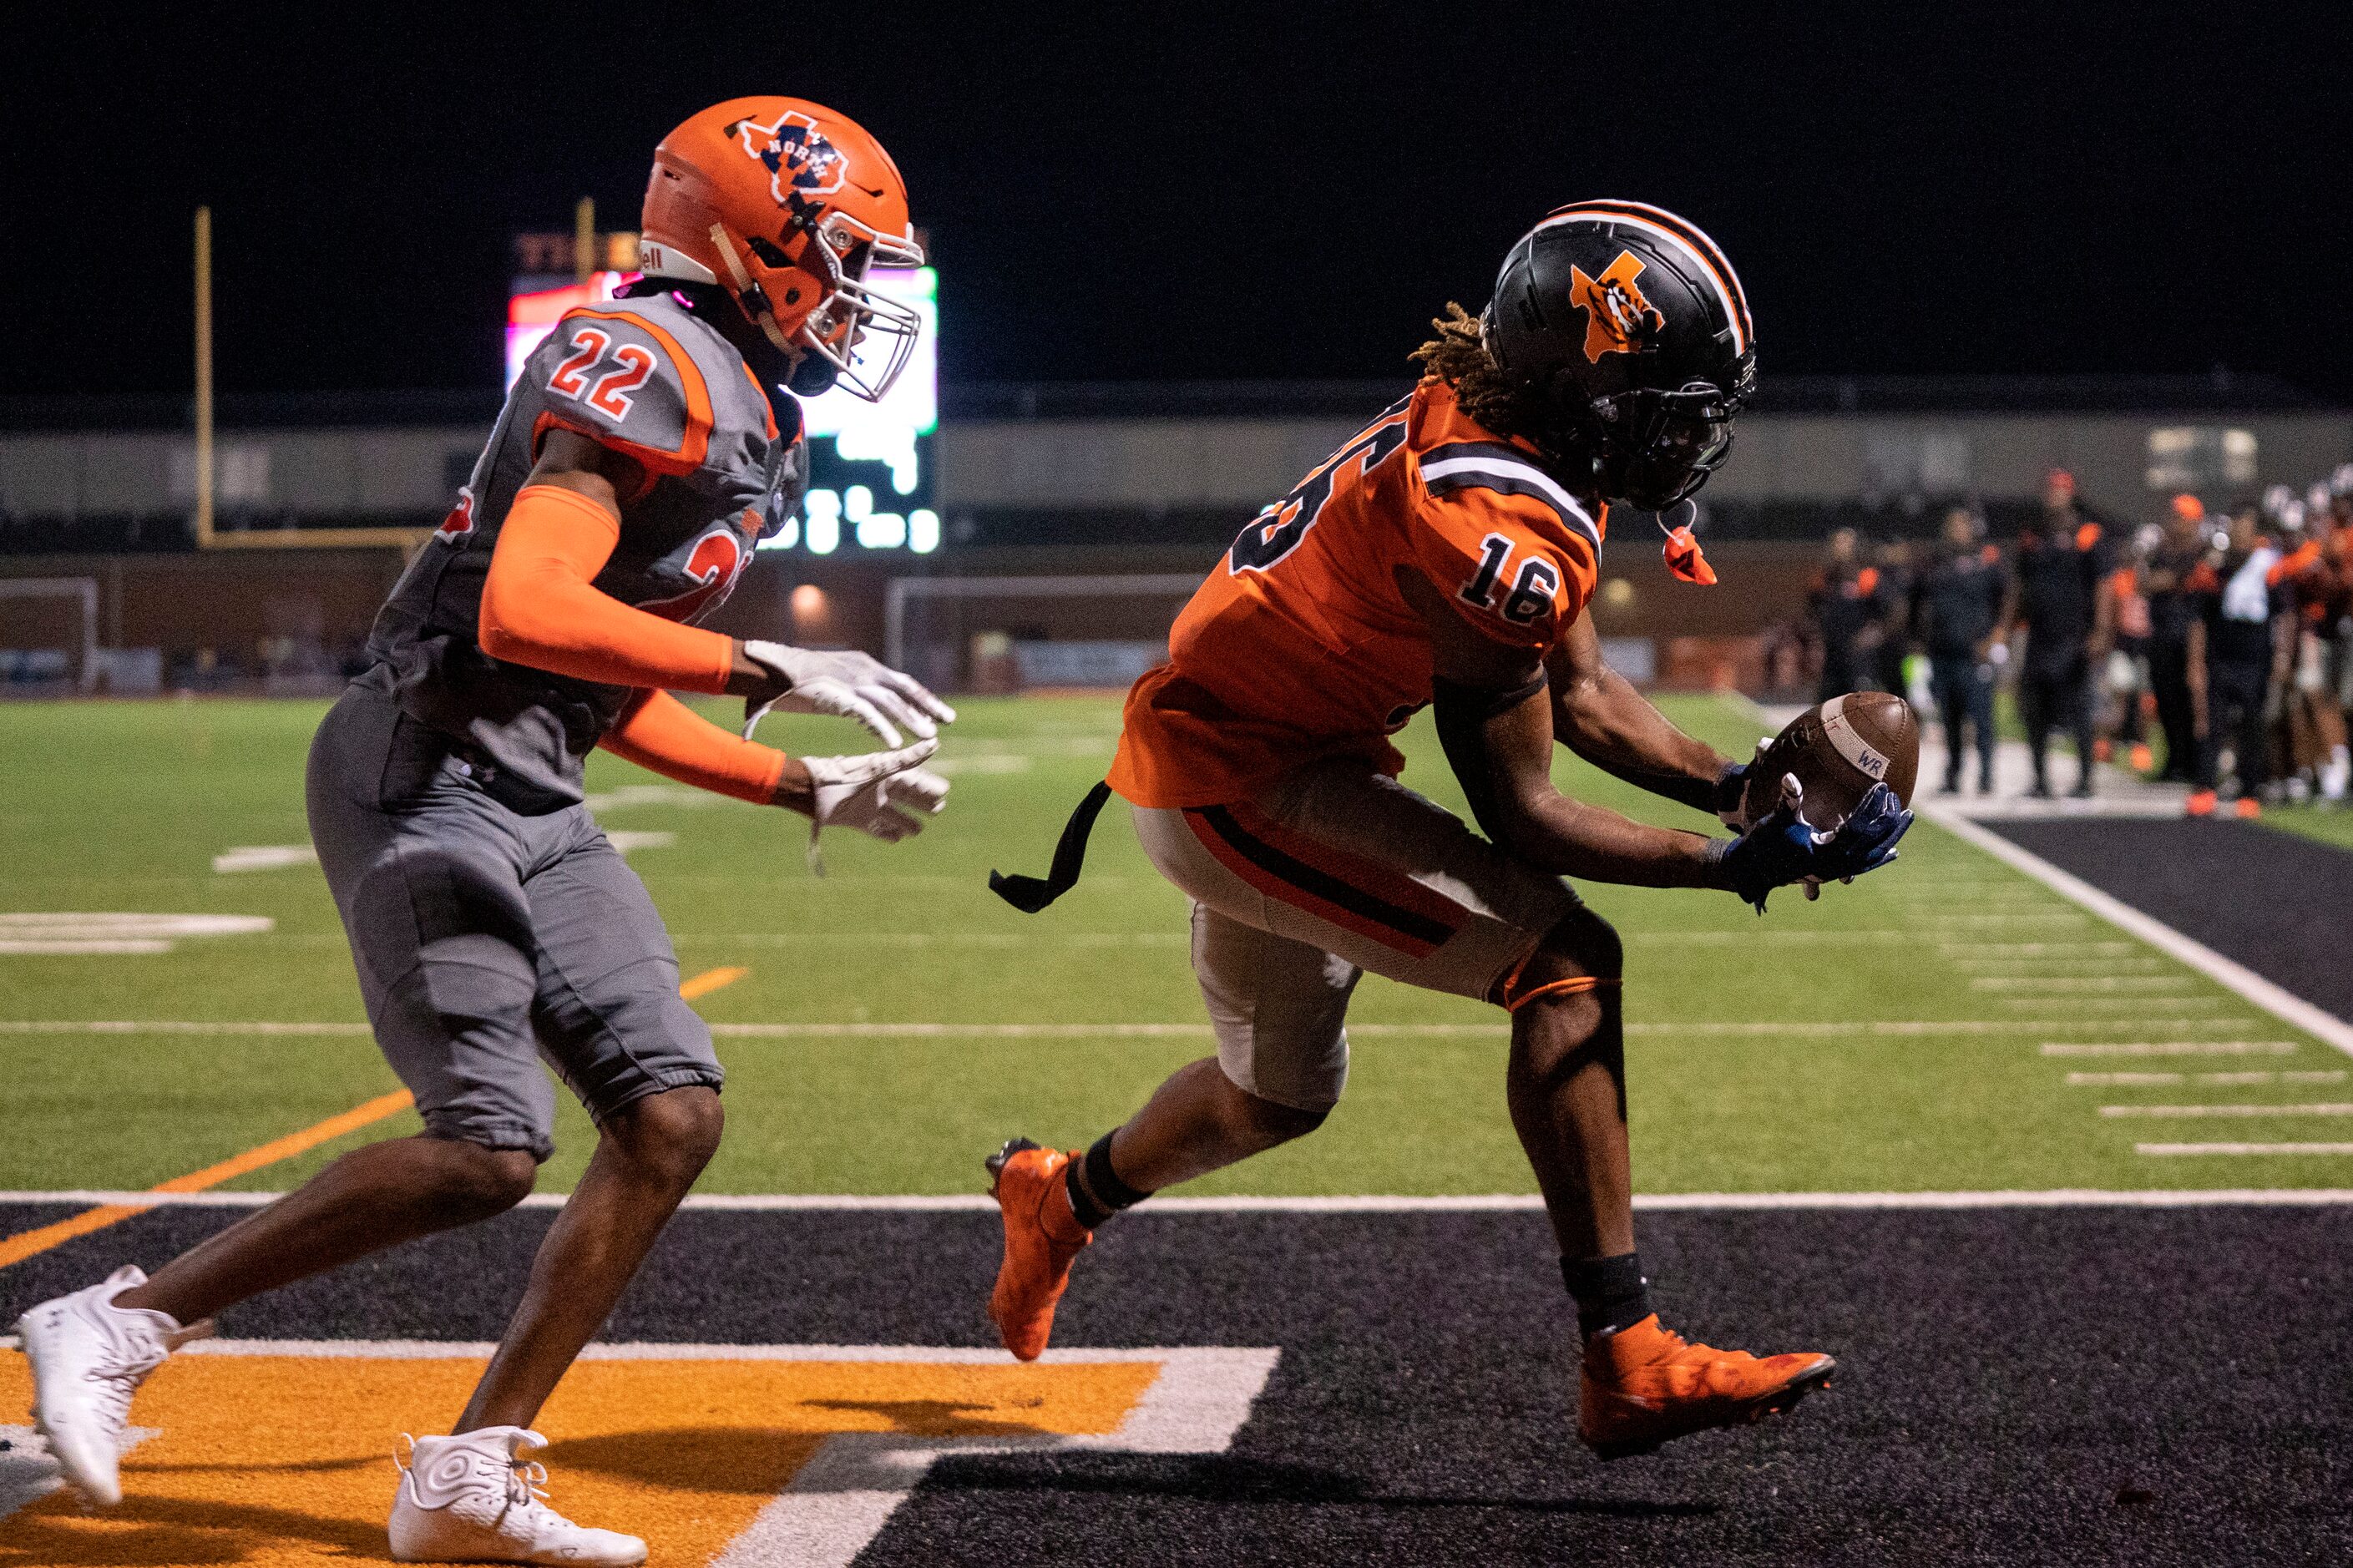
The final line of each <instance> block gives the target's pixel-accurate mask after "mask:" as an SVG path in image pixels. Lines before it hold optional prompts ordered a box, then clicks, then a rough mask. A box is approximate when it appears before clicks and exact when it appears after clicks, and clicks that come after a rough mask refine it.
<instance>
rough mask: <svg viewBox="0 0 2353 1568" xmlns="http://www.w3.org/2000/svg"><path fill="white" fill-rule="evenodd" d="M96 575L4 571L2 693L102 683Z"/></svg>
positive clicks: (0, 588)
mask: <svg viewBox="0 0 2353 1568" xmlns="http://www.w3.org/2000/svg"><path fill="white" fill-rule="evenodd" d="M98 668H99V657H98V579H97V578H95V577H0V694H5V689H6V688H8V687H11V686H23V687H31V688H36V689H51V690H54V689H58V688H61V687H62V688H64V689H69V690H72V691H78V692H82V693H85V694H87V693H89V692H91V691H95V690H96V689H98Z"/></svg>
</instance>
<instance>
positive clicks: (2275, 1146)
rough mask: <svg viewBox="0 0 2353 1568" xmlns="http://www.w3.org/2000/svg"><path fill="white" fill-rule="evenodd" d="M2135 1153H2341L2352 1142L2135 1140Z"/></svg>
mask: <svg viewBox="0 0 2353 1568" xmlns="http://www.w3.org/2000/svg"><path fill="white" fill-rule="evenodd" d="M2133 1152H2134V1153H2136V1154H2156V1155H2172V1154H2185V1155H2186V1154H2240V1155H2247V1156H2251V1157H2252V1156H2263V1155H2298V1156H2300V1155H2341V1154H2353V1143H2136V1144H2134V1145H2133Z"/></svg>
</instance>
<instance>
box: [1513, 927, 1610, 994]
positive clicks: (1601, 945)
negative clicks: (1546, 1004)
mask: <svg viewBox="0 0 2353 1568" xmlns="http://www.w3.org/2000/svg"><path fill="white" fill-rule="evenodd" d="M1625 973H1626V944H1625V942H1624V941H1623V940H1622V939H1620V936H1619V935H1618V928H1617V927H1615V926H1613V925H1611V924H1610V923H1609V921H1605V920H1603V919H1602V918H1601V917H1600V916H1599V915H1597V914H1595V913H1594V912H1593V911H1592V910H1588V909H1582V908H1580V909H1578V910H1575V911H1573V912H1572V913H1570V914H1568V915H1566V916H1564V917H1563V918H1562V919H1561V920H1560V921H1559V922H1558V923H1557V924H1556V925H1555V926H1554V927H1553V928H1552V930H1550V931H1546V933H1545V935H1544V940H1543V941H1542V942H1538V943H1537V944H1536V950H1535V952H1532V953H1530V954H1529V955H1528V961H1527V962H1526V963H1524V964H1522V965H1521V966H1520V968H1519V971H1518V973H1515V974H1514V975H1513V976H1512V978H1511V979H1510V980H1509V981H1508V982H1506V984H1505V994H1504V996H1503V997H1502V998H1501V1000H1502V1001H1503V1002H1504V1005H1507V1006H1511V1005H1518V1004H1519V1003H1520V1002H1521V1001H1522V999H1524V998H1535V999H1536V1000H1537V1001H1539V1002H1542V1001H1546V1000H1551V999H1552V998H1555V997H1561V998H1566V997H1568V996H1578V995H1589V994H1590V993H1588V992H1577V991H1572V990H1570V989H1569V988H1568V987H1567V986H1566V985H1564V984H1562V983H1563V982H1566V981H1573V980H1579V979H1590V980H1600V981H1608V982H1611V983H1613V984H1614V983H1615V982H1616V981H1618V980H1620V979H1621V978H1622V977H1623V976H1624V975H1625ZM1546 986H1555V987H1558V988H1559V989H1557V990H1556V991H1553V992H1551V993H1548V994H1546V995H1545V996H1542V997H1538V996H1537V993H1539V992H1542V991H1544V989H1545V987H1546Z"/></svg>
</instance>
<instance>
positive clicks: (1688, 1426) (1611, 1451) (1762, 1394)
mask: <svg viewBox="0 0 2353 1568" xmlns="http://www.w3.org/2000/svg"><path fill="white" fill-rule="evenodd" d="M1837 1367H1838V1363H1836V1362H1834V1361H1832V1360H1831V1358H1830V1357H1828V1356H1826V1355H1815V1354H1804V1355H1776V1356H1767V1357H1766V1358H1765V1359H1764V1360H1762V1361H1759V1360H1757V1358H1756V1357H1755V1356H1753V1355H1750V1354H1749V1353H1748V1352H1746V1351H1719V1350H1712V1349H1710V1348H1709V1347H1708V1346H1706V1345H1695V1344H1690V1343H1687V1342H1685V1341H1684V1340H1683V1336H1682V1335H1680V1334H1677V1333H1673V1332H1672V1331H1669V1330H1667V1329H1664V1328H1662V1327H1661V1326H1660V1325H1659V1318H1658V1314H1657V1313H1655V1312H1653V1313H1652V1314H1651V1316H1649V1317H1647V1318H1645V1319H1643V1320H1642V1321H1641V1322H1639V1323H1636V1324H1634V1325H1633V1326H1632V1327H1631V1328H1626V1329H1620V1330H1619V1331H1617V1332H1616V1333H1614V1334H1604V1335H1600V1336H1599V1337H1597V1338H1595V1339H1593V1340H1591V1341H1590V1342H1588V1343H1587V1345H1586V1347H1585V1374H1584V1379H1583V1383H1582V1385H1581V1386H1580V1388H1579V1390H1578V1397H1577V1437H1578V1439H1579V1440H1580V1441H1582V1442H1583V1443H1584V1444H1585V1446H1586V1447H1588V1448H1590V1449H1592V1450H1593V1451H1594V1453H1596V1454H1598V1455H1599V1456H1600V1457H1601V1458H1604V1459H1627V1458H1633V1457H1634V1456H1635V1455H1637V1454H1647V1453H1650V1452H1651V1451H1652V1450H1653V1449H1655V1448H1657V1447H1659V1446H1660V1445H1661V1444H1662V1443H1666V1442H1670V1441H1672V1439H1674V1438H1677V1437H1683V1436H1689V1435H1690V1434H1692V1433H1694V1432H1704V1431H1705V1430H1707V1429H1708V1428H1709V1427H1711V1426H1741V1425H1744V1424H1746V1423H1748V1422H1753V1421H1762V1420H1763V1419H1765V1417H1766V1416H1767V1415H1778V1414H1780V1413H1781V1412H1782V1411H1784V1410H1787V1409H1788V1408H1789V1407H1790V1406H1791V1405H1795V1404H1797V1403H1798V1401H1799V1400H1800V1399H1803V1398H1804V1397H1805V1396H1806V1395H1807V1394H1811V1393H1812V1392H1813V1391H1814V1390H1815V1389H1817V1388H1820V1387H1823V1386H1824V1385H1826V1384H1828V1383H1829V1382H1830V1377H1831V1373H1832V1372H1833V1371H1835V1370H1837Z"/></svg>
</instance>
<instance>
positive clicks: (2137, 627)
mask: <svg viewBox="0 0 2353 1568" xmlns="http://www.w3.org/2000/svg"><path fill="white" fill-rule="evenodd" d="M2161 537H2162V534H2161V532H2160V531H2158V529H2156V528H2154V527H2149V528H2144V529H2142V530H2141V531H2140V533H2139V534H2138V536H2137V537H2136V538H2135V540H2134V541H2133V546H2132V549H2131V550H2130V552H2127V553H2126V556H2125V558H2124V559H2123V560H2122V561H2120V562H2119V563H2117V564H2116V570H2115V571H2113V572H2111V573H2110V574H2108V580H2107V584H2106V587H2105V592H2106V593H2107V595H2108V596H2109V598H2110V599H2111V600H2113V601H2114V603H2113V605H2111V611H2112V614H2113V616H2114V619H2115V623H2116V650H2115V651H2114V652H2112V653H2111V654H2109V655H2108V668H2107V686H2108V690H2109V693H2110V694H2111V695H2112V696H2113V697H2114V698H2115V699H2116V744H2117V745H2119V746H2122V747H2124V748H2126V752H2125V755H2126V761H2127V762H2129V763H2131V765H2132V768H2133V771H2134V772H2136V773H2147V772H2148V771H2149V769H2150V768H2152V767H2154V766H2155V765H2156V763H2157V755H2156V753H2155V752H2152V751H2150V750H2149V745H2148V740H2147V715H2146V714H2145V713H2143V712H2142V711H2141V710H2142V708H2143V706H2144V705H2145V700H2146V699H2147V694H2148V639H2149V615H2148V595H2147V594H2146V593H2145V592H2143V591H2142V587H2141V576H2142V574H2143V571H2144V569H2145V568H2146V566H2147V561H2148V554H2149V552H2150V551H2151V550H2152V549H2154V548H2155V547H2156V544H2157V542H2158V539H2159V538H2161ZM2110 749H2111V748H2110V747H2109V744H2108V742H2106V741H2101V742H2096V752H2097V754H2098V755H2099V756H2100V757H2101V759H2102V760H2103V761H2105V760H2106V758H2107V756H2108V754H2109V751H2110Z"/></svg>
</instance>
